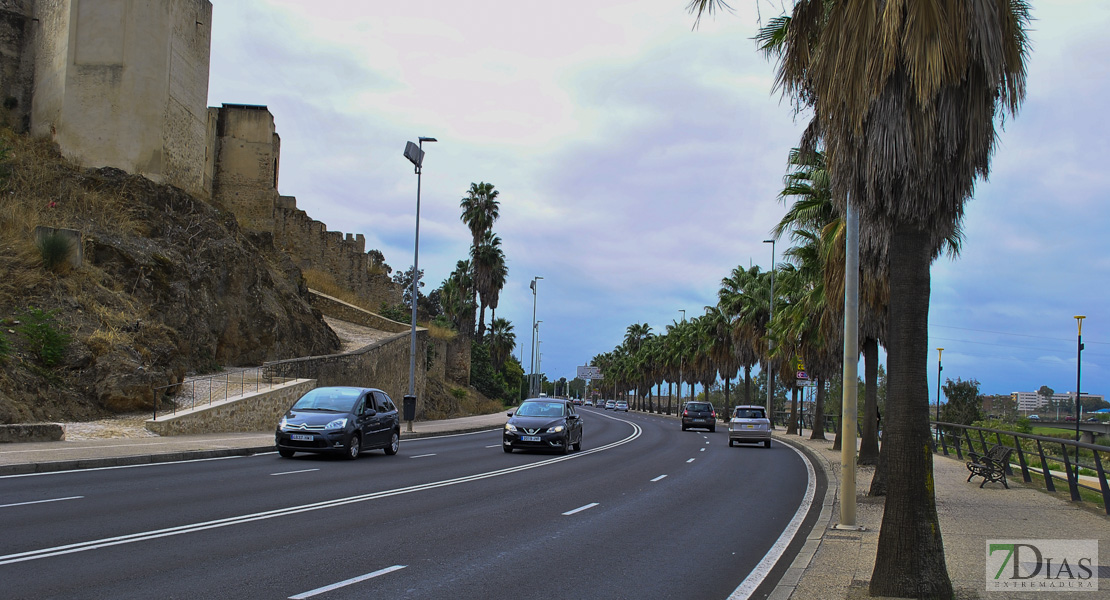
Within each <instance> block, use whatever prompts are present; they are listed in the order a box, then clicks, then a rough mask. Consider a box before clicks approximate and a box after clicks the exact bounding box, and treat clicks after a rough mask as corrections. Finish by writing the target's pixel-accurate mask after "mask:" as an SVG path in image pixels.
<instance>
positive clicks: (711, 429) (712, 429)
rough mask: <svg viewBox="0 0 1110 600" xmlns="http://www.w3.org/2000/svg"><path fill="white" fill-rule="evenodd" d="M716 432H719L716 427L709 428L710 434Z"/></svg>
mask: <svg viewBox="0 0 1110 600" xmlns="http://www.w3.org/2000/svg"><path fill="white" fill-rule="evenodd" d="M715 431H717V428H716V427H710V428H709V433H713V432H715Z"/></svg>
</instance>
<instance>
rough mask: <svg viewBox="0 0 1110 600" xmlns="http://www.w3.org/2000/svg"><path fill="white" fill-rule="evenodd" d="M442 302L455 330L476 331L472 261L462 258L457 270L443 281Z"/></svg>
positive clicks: (444, 312) (444, 311) (456, 265)
mask: <svg viewBox="0 0 1110 600" xmlns="http://www.w3.org/2000/svg"><path fill="white" fill-rule="evenodd" d="M440 302H441V303H442V305H443V314H445V315H447V317H448V318H449V319H450V320H451V323H452V324H453V325H454V326H455V331H458V332H460V333H462V332H472V331H474V309H475V306H474V280H473V278H472V277H471V270H470V261H468V260H460V261H458V263H456V264H455V270H454V271H452V272H451V274H450V275H448V276H447V279H445V280H444V281H443V286H442V293H441V297H440ZM467 335H469V334H467Z"/></svg>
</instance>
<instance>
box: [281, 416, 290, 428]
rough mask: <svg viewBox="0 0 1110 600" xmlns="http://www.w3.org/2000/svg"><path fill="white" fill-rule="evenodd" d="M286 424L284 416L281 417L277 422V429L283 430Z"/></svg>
mask: <svg viewBox="0 0 1110 600" xmlns="http://www.w3.org/2000/svg"><path fill="white" fill-rule="evenodd" d="M288 424H289V423H288V422H287V421H286V420H285V417H282V418H281V421H279V422H278V429H280V430H282V431H285V426H286V425H288Z"/></svg>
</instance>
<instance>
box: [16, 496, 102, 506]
mask: <svg viewBox="0 0 1110 600" xmlns="http://www.w3.org/2000/svg"><path fill="white" fill-rule="evenodd" d="M81 498H84V496H70V497H68V498H51V499H49V500H33V501H31V502H16V503H13V504H0V508H8V507H10V506H27V505H28V504H45V503H47V502H61V501H62V500H80V499H81Z"/></svg>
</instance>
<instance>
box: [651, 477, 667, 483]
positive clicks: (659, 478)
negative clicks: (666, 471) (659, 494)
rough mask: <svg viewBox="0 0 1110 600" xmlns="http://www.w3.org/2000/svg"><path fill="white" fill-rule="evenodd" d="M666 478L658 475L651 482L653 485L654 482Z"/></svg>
mask: <svg viewBox="0 0 1110 600" xmlns="http://www.w3.org/2000/svg"><path fill="white" fill-rule="evenodd" d="M666 478H667V476H666V475H660V476H659V477H656V478H655V479H652V480H651V482H652V483H655V482H656V481H661V480H663V479H666Z"/></svg>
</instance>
